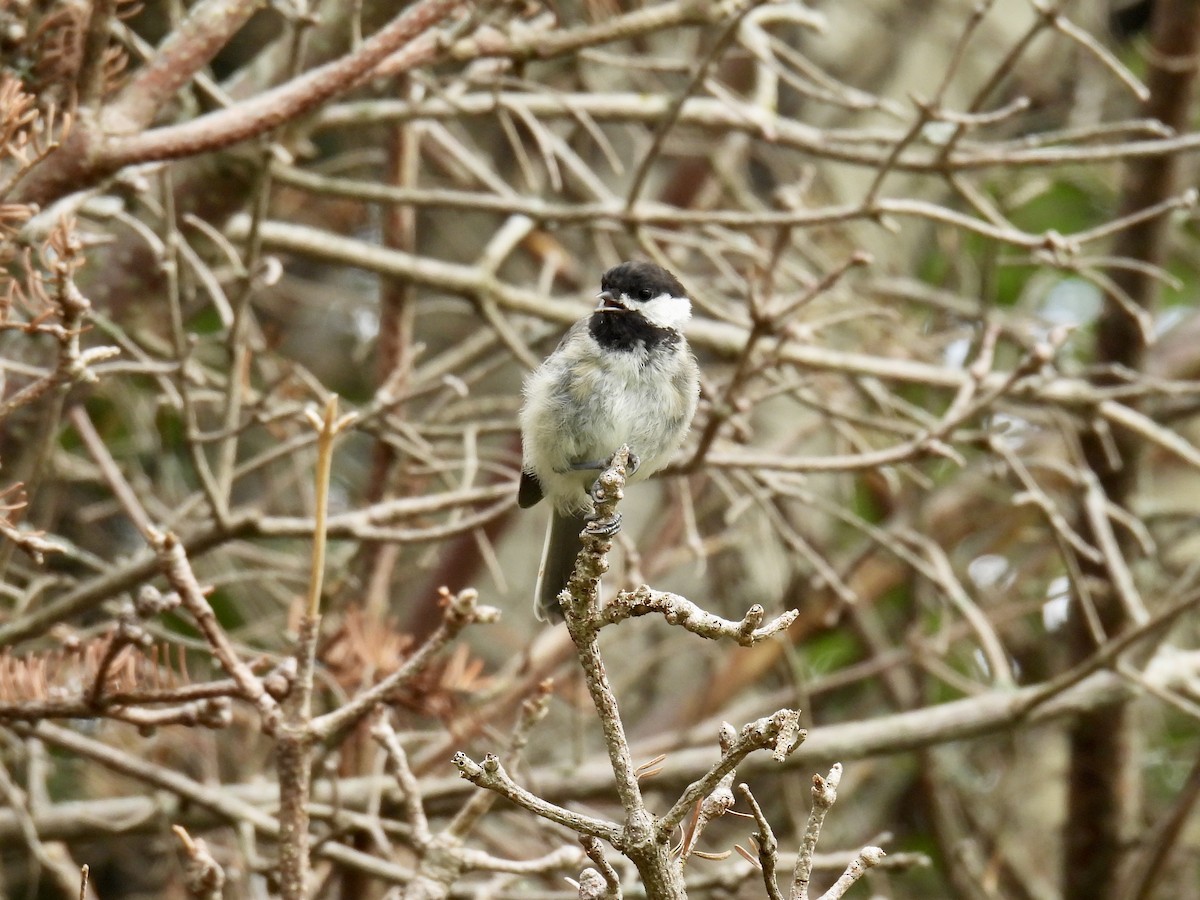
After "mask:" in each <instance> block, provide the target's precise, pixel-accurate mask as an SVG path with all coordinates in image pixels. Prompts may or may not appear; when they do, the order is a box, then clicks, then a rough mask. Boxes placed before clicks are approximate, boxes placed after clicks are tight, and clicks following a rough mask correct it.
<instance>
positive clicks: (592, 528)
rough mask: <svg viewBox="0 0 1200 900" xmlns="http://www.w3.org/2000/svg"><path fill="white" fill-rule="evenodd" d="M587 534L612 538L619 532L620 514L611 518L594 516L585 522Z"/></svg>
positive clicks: (615, 514) (614, 514)
mask: <svg viewBox="0 0 1200 900" xmlns="http://www.w3.org/2000/svg"><path fill="white" fill-rule="evenodd" d="M586 527H587V533H588V534H592V535H595V536H596V537H613V536H614V535H616V533H617V532H619V531H620V530H621V514H620V513H613V514H612V515H611V516H604V517H600V516H595V517H593V518H590V519H588V520H587V526H586Z"/></svg>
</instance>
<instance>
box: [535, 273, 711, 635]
mask: <svg viewBox="0 0 1200 900" xmlns="http://www.w3.org/2000/svg"><path fill="white" fill-rule="evenodd" d="M691 315H692V304H691V301H690V300H688V297H687V293H686V291H684V289H683V285H681V284H680V283H679V280H678V279H677V278H676V277H675V276H674V275H672V274H671V273H670V272H668V271H667V270H666V269H663V268H662V267H660V266H657V265H654V264H653V263H648V262H625V263H621V264H620V265H619V266H614V267H613V268H611V269H609V270H608V271H607V272H605V273H604V277H603V278H602V279H601V280H600V294H599V295H598V296H597V304H596V308H595V309H594V310H593V311H592V313H591V314H590V315H588V316H586V317H584V318H582V319H580V320H579V321H578V322H576V323H575V324H574V325H573V326H571V329H570V330H569V331H568V332H567V334H566V337H564V338H563V339H562V342H561V343H560V344H559V345H558V348H557V349H556V350H555V351H554V352H553V353H552V354H550V356H549V357H547V359H546V360H545V362H543V363H542V364H541V365H540V366H539V367H538V368H537V369H536V370H535V371H534V372H533V373H532V374H531V375H530V376H529V378H528V379H527V380H526V382H525V403H524V405H523V406H522V408H521V443H522V452H523V464H522V472H521V485H520V489H519V492H518V495H517V501H518V504H519V505H520V506H521V507H523V508H526V507H530V506H533V505H534V504H535V503H537V502H538V501H540V500H541V499H542V498H543V497H547V498H549V500H550V504H551V506H552V507H553V509H552V511H551V518H550V527H549V530H548V531H547V533H546V543H545V546H544V548H543V550H542V562H541V567H540V568H539V570H538V586H537V595H536V597H535V599H534V612H535V614H536V615H537V617H538V619H539V620H540V621H545V620H547V619H550V620H553V621H561V620H562V618H563V614H562V611H561V609H560V608H559V604H558V594H559V593H560V592H561V591H562V590H563V589H564V588H565V587H566V585H567V580H568V579H569V578H570V576H571V570H572V569H573V567H574V565H575V558H576V556H577V555H578V554H579V550H580V549H581V546H582V545H581V543H580V539H579V533H580V532H581V531H582V530H583V528H584V527H585V526H586V524H587V522H588V517H589V516H590V515H591V514H592V512H593V503H592V499H591V495H590V493H589V488H590V487H591V485H592V484H593V482H594V481H595V480H596V477H597V475H598V474H599V471H600V470H601V469H603V468H604V467H605V466H606V465H607V463H608V461H609V459H611V457H612V455H613V454H614V453H615V452H616V451H617V450H618V449H619V448H620V447H621V446H622V445H628V447H629V449H630V451H631V461H632V462H633V465H632V466H631V469H632V471H631V473H630V475H629V480H630V481H635V480H641V479H643V478H646V477H648V476H649V475H652V474H654V473H655V472H657V471H658V470H659V469H661V468H662V467H663V466H665V465H666V464H667V462H668V461H669V460H670V458H671V456H672V454H674V452H675V451H676V450H677V449H678V448H679V445H680V443H682V441H683V438H684V435H686V434H687V430H688V427H689V426H690V424H691V421H692V416H693V414H694V413H695V412H696V402H697V400H698V398H699V394H700V373H699V369H698V368H697V366H696V360H695V359H694V358H693V356H692V352H691V350H690V349H689V347H688V343H687V339H686V338H685V337H684V336H683V326H684V325H685V324H686V323H687V321H688V319H690V318H691Z"/></svg>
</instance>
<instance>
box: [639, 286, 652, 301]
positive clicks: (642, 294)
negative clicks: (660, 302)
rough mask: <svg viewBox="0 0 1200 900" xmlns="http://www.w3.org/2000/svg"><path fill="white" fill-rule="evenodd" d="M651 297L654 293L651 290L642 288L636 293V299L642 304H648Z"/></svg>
mask: <svg viewBox="0 0 1200 900" xmlns="http://www.w3.org/2000/svg"><path fill="white" fill-rule="evenodd" d="M653 297H654V292H653V291H652V290H650V288H642V289H641V290H640V291H638V299H639V300H641V301H642V302H643V303H646V302H648V301H649V300H651V299H652V298H653Z"/></svg>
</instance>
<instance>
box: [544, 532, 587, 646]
mask: <svg viewBox="0 0 1200 900" xmlns="http://www.w3.org/2000/svg"><path fill="white" fill-rule="evenodd" d="M586 524H587V520H586V519H585V518H584V517H583V516H572V515H566V514H564V513H560V512H557V511H555V512H552V513H551V515H550V527H549V528H547V529H546V543H545V546H543V547H542V564H541V566H540V567H539V568H538V580H537V589H536V591H535V594H534V601H533V614H534V615H535V616H537V620H538V621H539V622H561V621H562V620H563V614H562V609H561V608H560V607H559V605H558V595H559V593H560V592H561V591H562V590H563V589H564V588H565V587H566V586H567V581H568V580H569V579H570V578H571V571H572V570H573V569H574V568H575V558H576V557H577V556H579V551H580V550H582V549H583V543H582V542H581V541H580V540H579V532H581V531H583V529H584V526H585V525H586Z"/></svg>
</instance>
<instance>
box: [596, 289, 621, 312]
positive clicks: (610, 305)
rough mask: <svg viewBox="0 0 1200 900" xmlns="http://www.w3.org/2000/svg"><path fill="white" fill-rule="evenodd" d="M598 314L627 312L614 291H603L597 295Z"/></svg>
mask: <svg viewBox="0 0 1200 900" xmlns="http://www.w3.org/2000/svg"><path fill="white" fill-rule="evenodd" d="M595 311H596V312H627V310H626V309H625V307H624V306H622V305H621V301H620V300H618V299H617V298H616V297H614V296H613V294H612V291H601V292H600V293H599V294H597V295H596V310H595Z"/></svg>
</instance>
